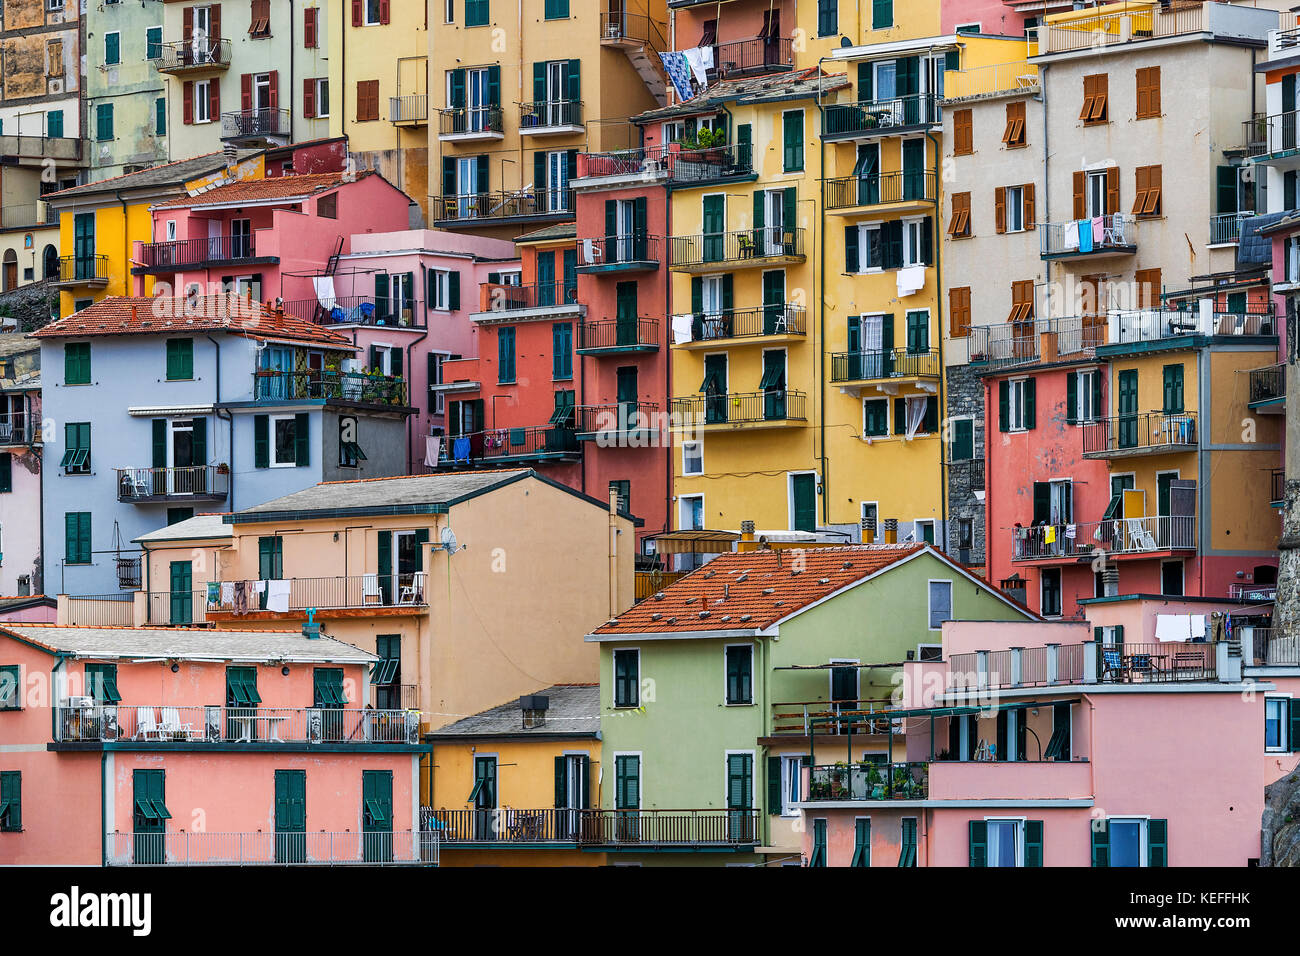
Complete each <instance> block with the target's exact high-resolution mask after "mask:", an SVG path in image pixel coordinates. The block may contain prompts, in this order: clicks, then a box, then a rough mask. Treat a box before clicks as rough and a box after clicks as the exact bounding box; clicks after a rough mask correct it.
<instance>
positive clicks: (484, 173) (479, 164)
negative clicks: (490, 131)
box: [474, 153, 490, 193]
mask: <svg viewBox="0 0 1300 956" xmlns="http://www.w3.org/2000/svg"><path fill="white" fill-rule="evenodd" d="M489 172H490V169H489V167H488V157H487V154H486V153H484V154H482V155H480V156H476V157H474V188H475V189H477V190H478V191H479V192H481V193H485V192H487V191H488V173H489Z"/></svg>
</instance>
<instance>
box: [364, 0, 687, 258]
mask: <svg viewBox="0 0 1300 956" xmlns="http://www.w3.org/2000/svg"><path fill="white" fill-rule="evenodd" d="M383 5H384V6H387V4H383ZM431 19H432V22H430V23H429V25H428V26H429V57H430V62H429V82H430V84H431V85H432V87H433V90H432V96H433V99H434V102H435V103H437V104H439V106H440V108H439V109H437V110H436V112H437V117H436V118H435V120H431V121H430V123H429V128H428V129H429V158H430V161H431V162H434V163H435V164H436V165H435V169H434V171H433V172H432V173H431V174H430V182H429V192H430V194H431V195H430V201H429V210H428V215H429V222H430V224H431V225H433V226H435V227H437V228H442V229H472V230H474V231H476V232H481V233H484V234H487V235H491V236H494V237H498V238H513V237H514V236H517V235H519V234H520V233H522V232H528V231H533V230H535V229H537V228H538V227H541V226H544V225H548V224H552V223H556V222H562V221H565V220H570V219H572V218H573V213H574V201H573V192H572V190H571V188H570V185H569V183H570V181H571V180H572V179H573V178H574V177H575V176H576V175H577V173H576V160H577V154H578V152H579V151H593V152H600V151H604V150H608V149H623V148H630V147H635V146H637V145H639V144H638V143H637V142H635V141H634V139H633V134H632V128H631V127H630V126H629V125H628V124H627V123H626V120H627V118H628V117H630V116H633V115H634V114H636V113H639V112H641V111H643V110H645V109H648V108H650V107H652V106H654V105H656V103H657V104H659V105H662V104H663V103H665V102H666V98H665V97H666V92H665V90H666V79H665V76H664V73H663V69H662V67H661V66H660V65H659V64H658V63H657V56H656V55H655V51H657V50H663V49H666V48H667V47H666V44H665V41H664V39H663V38H664V37H666V36H667V35H668V30H667V13H666V10H665V7H664V3H663V0H648V4H647V2H646V0H640V2H638V3H635V4H622V3H620V4H618V5H617V6H614V7H611V6H605V8H604V9H599V8H597V7H595V6H591V5H585V6H584V5H582V4H579V3H577V2H573V0H526V2H523V3H522V4H519V5H516V6H507V5H505V4H503V3H501V2H500V0H496V2H493V0H473V2H470V3H468V4H466V5H464V6H463V7H461V6H457V7H456V8H455V9H453V8H452V7H451V6H446V7H445V9H444V8H442V7H439V8H437V10H436V12H435V13H432V14H431ZM524 25H526V29H525V27H524ZM561 54H563V55H561Z"/></svg>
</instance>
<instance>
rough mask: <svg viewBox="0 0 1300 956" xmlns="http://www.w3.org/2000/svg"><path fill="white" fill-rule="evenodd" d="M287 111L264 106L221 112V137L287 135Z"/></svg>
mask: <svg viewBox="0 0 1300 956" xmlns="http://www.w3.org/2000/svg"><path fill="white" fill-rule="evenodd" d="M289 133H290V121H289V111H288V110H282V109H271V108H265V109H260V110H236V111H233V112H230V113H222V114H221V138H222V139H251V138H254V137H258V136H288V135H289Z"/></svg>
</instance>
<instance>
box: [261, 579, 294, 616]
mask: <svg viewBox="0 0 1300 956" xmlns="http://www.w3.org/2000/svg"><path fill="white" fill-rule="evenodd" d="M266 609H267V610H268V611H279V612H280V613H284V612H285V611H288V610H289V582H288V581H268V582H267V588H266Z"/></svg>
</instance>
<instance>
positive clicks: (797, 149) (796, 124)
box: [781, 110, 803, 173]
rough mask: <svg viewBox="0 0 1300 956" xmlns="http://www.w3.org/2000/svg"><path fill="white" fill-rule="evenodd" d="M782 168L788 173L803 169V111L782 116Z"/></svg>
mask: <svg viewBox="0 0 1300 956" xmlns="http://www.w3.org/2000/svg"><path fill="white" fill-rule="evenodd" d="M781 136H782V147H783V149H782V152H781V168H782V171H784V172H787V173H795V172H799V171H800V170H802V169H803V110H787V111H786V112H785V113H782V114H781Z"/></svg>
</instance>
